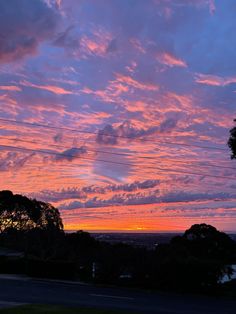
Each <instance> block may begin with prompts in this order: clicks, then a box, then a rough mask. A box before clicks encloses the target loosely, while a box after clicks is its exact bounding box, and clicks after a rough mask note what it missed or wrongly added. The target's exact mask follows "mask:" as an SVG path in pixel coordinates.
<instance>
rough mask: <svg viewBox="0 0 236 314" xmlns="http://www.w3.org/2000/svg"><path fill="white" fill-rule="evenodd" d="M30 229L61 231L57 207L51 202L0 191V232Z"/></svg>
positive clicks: (61, 226) (61, 225)
mask: <svg viewBox="0 0 236 314" xmlns="http://www.w3.org/2000/svg"><path fill="white" fill-rule="evenodd" d="M12 229H13V230H17V231H29V230H32V229H41V230H48V231H50V230H55V231H62V230H63V224H62V220H61V217H60V213H59V211H58V209H56V208H54V207H53V206H52V205H51V204H48V203H44V202H40V201H37V200H35V199H29V198H27V197H26V196H22V195H19V194H15V195H14V194H13V193H12V192H11V191H1V192H0V232H1V233H3V232H7V231H9V230H12Z"/></svg>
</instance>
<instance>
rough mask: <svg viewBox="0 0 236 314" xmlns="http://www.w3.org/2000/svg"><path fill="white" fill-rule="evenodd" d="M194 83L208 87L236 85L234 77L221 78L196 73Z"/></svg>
mask: <svg viewBox="0 0 236 314" xmlns="http://www.w3.org/2000/svg"><path fill="white" fill-rule="evenodd" d="M195 81H196V82H197V83H199V84H205V85H210V86H226V85H229V84H232V83H236V77H221V76H217V75H211V74H201V73H197V74H196V76H195Z"/></svg>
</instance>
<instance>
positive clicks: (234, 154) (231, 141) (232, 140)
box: [228, 119, 236, 159]
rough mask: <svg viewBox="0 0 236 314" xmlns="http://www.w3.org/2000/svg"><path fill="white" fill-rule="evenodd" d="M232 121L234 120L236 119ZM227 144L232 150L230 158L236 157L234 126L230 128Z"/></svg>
mask: <svg viewBox="0 0 236 314" xmlns="http://www.w3.org/2000/svg"><path fill="white" fill-rule="evenodd" d="M234 121H236V119H235V120H234ZM228 146H229V148H230V149H231V152H232V154H231V158H232V159H236V127H234V128H232V129H231V130H230V138H229V140H228Z"/></svg>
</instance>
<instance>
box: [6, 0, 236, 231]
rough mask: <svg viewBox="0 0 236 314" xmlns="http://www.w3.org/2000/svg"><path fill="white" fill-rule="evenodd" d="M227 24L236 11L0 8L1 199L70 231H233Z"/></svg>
mask: <svg viewBox="0 0 236 314" xmlns="http://www.w3.org/2000/svg"><path fill="white" fill-rule="evenodd" d="M235 16H236V1H235V0H216V1H214V0H34V1H32V0H10V1H9V0H1V1H0V172H1V173H0V190H3V189H9V190H12V191H13V192H14V193H21V194H24V195H27V196H30V197H35V198H37V199H39V200H43V201H47V202H50V203H52V204H53V205H54V206H56V207H58V208H59V209H60V211H61V214H62V217H63V222H64V225H65V229H70V230H72V229H73V230H76V229H83V230H89V231H95V230H97V231H109V230H111V231H139V232H148V231H174V230H184V229H186V228H188V227H189V226H191V224H193V223H200V222H206V223H210V224H212V225H214V226H216V227H217V228H219V229H221V230H224V231H236V161H234V160H231V159H230V151H229V149H228V147H227V140H228V136H229V129H230V128H231V127H233V126H234V124H233V119H234V118H236V106H235V104H236V57H235V49H236V36H235V31H236V18H235ZM13 121H16V123H14V122H13Z"/></svg>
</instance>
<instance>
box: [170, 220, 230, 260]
mask: <svg viewBox="0 0 236 314" xmlns="http://www.w3.org/2000/svg"><path fill="white" fill-rule="evenodd" d="M172 244H176V245H177V246H182V247H185V248H186V249H187V251H188V252H189V254H191V255H192V256H195V257H198V258H210V259H214V260H226V261H228V262H230V261H232V260H234V259H235V258H236V245H235V242H234V241H233V240H232V239H231V238H230V237H229V236H228V235H227V234H226V233H224V232H220V231H218V230H217V229H216V228H215V227H213V226H211V225H207V224H204V223H203V224H195V225H192V226H191V228H189V229H188V230H186V231H185V233H184V235H183V236H181V237H176V238H173V240H172Z"/></svg>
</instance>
